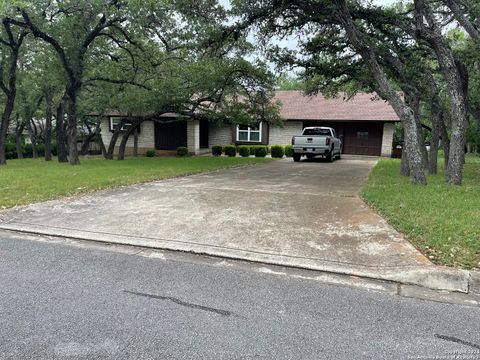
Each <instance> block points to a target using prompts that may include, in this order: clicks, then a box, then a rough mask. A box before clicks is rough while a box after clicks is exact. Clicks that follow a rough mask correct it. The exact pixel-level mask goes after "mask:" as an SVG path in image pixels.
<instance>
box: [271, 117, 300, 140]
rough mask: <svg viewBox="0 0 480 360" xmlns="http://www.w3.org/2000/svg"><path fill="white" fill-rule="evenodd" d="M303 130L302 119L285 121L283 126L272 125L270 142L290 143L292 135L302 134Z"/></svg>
mask: <svg viewBox="0 0 480 360" xmlns="http://www.w3.org/2000/svg"><path fill="white" fill-rule="evenodd" d="M302 130H303V122H302V121H285V122H284V123H283V127H280V126H273V125H271V126H270V136H269V137H270V139H269V141H268V144H269V145H275V144H278V145H289V144H291V143H292V136H295V135H300V134H301V133H302Z"/></svg>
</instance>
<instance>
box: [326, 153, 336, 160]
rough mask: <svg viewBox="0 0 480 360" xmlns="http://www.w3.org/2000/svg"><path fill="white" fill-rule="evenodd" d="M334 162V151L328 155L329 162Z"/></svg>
mask: <svg viewBox="0 0 480 360" xmlns="http://www.w3.org/2000/svg"><path fill="white" fill-rule="evenodd" d="M333 160H335V155H333V150H332V151H330V152H329V153H328V155H327V161H328V162H333Z"/></svg>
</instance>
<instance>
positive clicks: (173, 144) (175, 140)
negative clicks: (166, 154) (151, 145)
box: [155, 121, 187, 150]
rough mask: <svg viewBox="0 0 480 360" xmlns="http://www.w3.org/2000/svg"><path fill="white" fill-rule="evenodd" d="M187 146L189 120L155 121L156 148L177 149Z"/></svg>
mask: <svg viewBox="0 0 480 360" xmlns="http://www.w3.org/2000/svg"><path fill="white" fill-rule="evenodd" d="M179 146H187V122H186V121H173V122H168V123H157V122H156V123H155V149H157V150H176V149H177V148H178V147H179Z"/></svg>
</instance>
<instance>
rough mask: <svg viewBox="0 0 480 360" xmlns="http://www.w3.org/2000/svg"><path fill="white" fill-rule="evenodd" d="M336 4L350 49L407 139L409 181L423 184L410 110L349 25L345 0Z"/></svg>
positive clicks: (423, 174)
mask: <svg viewBox="0 0 480 360" xmlns="http://www.w3.org/2000/svg"><path fill="white" fill-rule="evenodd" d="M336 3H337V7H338V10H339V14H338V15H339V20H340V21H341V23H342V25H343V27H344V29H345V32H346V34H347V36H348V39H349V40H350V42H351V44H352V46H353V47H354V48H355V50H356V51H357V52H358V54H359V55H360V56H361V57H362V59H363V60H364V62H365V65H366V66H367V68H368V70H369V72H370V74H371V75H372V77H373V79H374V81H375V85H376V89H377V92H378V93H379V95H380V96H382V97H383V98H384V99H386V100H388V102H389V103H390V105H391V106H392V108H393V109H394V110H395V112H396V113H397V115H398V117H399V118H400V119H401V121H402V123H403V128H404V131H405V137H406V138H408V141H407V142H406V144H405V145H406V146H405V148H406V149H407V156H408V165H409V168H410V176H411V179H412V182H413V183H414V184H426V183H427V178H426V177H425V173H424V168H423V162H422V154H421V152H420V146H419V144H418V134H417V127H416V123H415V116H414V114H413V111H412V109H411V108H410V107H408V106H407V105H406V104H405V103H404V102H403V100H402V98H401V97H400V95H399V94H398V93H397V92H396V91H395V88H394V87H393V85H392V84H391V83H390V82H389V80H388V78H387V76H386V74H385V72H384V71H383V70H382V68H381V66H380V64H379V63H378V61H377V56H376V54H375V52H374V51H373V49H372V48H371V47H369V46H368V42H367V41H366V40H365V39H364V36H365V35H364V34H363V33H362V32H360V31H359V30H358V28H357V27H356V25H355V23H354V22H353V20H352V17H351V15H350V12H349V10H348V5H347V2H346V0H337V1H336Z"/></svg>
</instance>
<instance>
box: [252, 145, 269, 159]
mask: <svg viewBox="0 0 480 360" xmlns="http://www.w3.org/2000/svg"><path fill="white" fill-rule="evenodd" d="M267 152H268V149H267V147H266V146H257V147H256V148H255V157H265V156H267Z"/></svg>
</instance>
